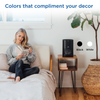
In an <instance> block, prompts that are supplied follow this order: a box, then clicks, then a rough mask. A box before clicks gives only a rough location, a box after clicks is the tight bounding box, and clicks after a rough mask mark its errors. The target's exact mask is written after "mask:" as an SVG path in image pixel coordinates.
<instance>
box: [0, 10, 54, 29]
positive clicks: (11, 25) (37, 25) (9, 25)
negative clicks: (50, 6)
mask: <svg viewBox="0 0 100 100" xmlns="http://www.w3.org/2000/svg"><path fill="white" fill-rule="evenodd" d="M3 17H4V20H3V21H1V22H0V29H18V28H21V27H22V28H25V29H48V28H49V29H50V28H51V25H52V24H51V10H49V11H45V21H44V22H41V21H40V22H39V21H38V22H36V21H34V22H30V21H29V22H9V21H6V13H5V12H4V15H3Z"/></svg>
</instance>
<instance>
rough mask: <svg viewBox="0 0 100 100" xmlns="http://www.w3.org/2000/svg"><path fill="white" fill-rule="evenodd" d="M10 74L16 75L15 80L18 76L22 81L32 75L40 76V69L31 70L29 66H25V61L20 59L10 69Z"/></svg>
mask: <svg viewBox="0 0 100 100" xmlns="http://www.w3.org/2000/svg"><path fill="white" fill-rule="evenodd" d="M9 72H13V73H15V78H16V77H17V76H20V79H22V78H25V77H26V76H29V75H32V74H38V73H39V68H38V67H33V68H30V65H29V64H24V63H23V61H22V60H21V59H19V60H17V61H16V62H15V63H14V64H12V65H11V66H10V67H9Z"/></svg>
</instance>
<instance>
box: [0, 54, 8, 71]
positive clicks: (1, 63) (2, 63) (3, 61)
mask: <svg viewBox="0 0 100 100" xmlns="http://www.w3.org/2000/svg"><path fill="white" fill-rule="evenodd" d="M9 67H10V66H9V65H8V61H7V56H6V54H4V53H0V70H7V71H8V69H9Z"/></svg>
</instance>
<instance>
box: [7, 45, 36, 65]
mask: <svg viewBox="0 0 100 100" xmlns="http://www.w3.org/2000/svg"><path fill="white" fill-rule="evenodd" d="M27 44H28V45H30V44H29V43H27ZM17 46H20V47H21V48H22V50H24V48H23V47H22V45H18V44H16V43H14V44H12V45H10V46H9V47H8V49H7V51H6V55H7V60H8V65H10V66H11V65H12V64H13V63H14V62H16V61H17V59H16V57H17V56H18V55H19V51H18V48H17ZM30 46H31V45H30ZM31 49H32V50H33V48H32V46H31ZM21 59H22V60H23V63H24V64H29V65H30V64H31V63H32V62H34V61H35V59H36V56H35V51H34V50H33V51H32V52H31V53H29V54H28V56H27V57H22V58H21Z"/></svg>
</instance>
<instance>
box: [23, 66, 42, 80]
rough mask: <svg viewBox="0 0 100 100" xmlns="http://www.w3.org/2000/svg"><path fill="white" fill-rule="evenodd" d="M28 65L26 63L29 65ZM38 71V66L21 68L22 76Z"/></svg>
mask: <svg viewBox="0 0 100 100" xmlns="http://www.w3.org/2000/svg"><path fill="white" fill-rule="evenodd" d="M24 66H26V64H24ZM29 66H30V65H28V67H29ZM39 71H40V69H39V68H38V67H33V68H25V69H24V70H23V77H24V78H25V77H27V76H29V75H32V74H38V73H39Z"/></svg>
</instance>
